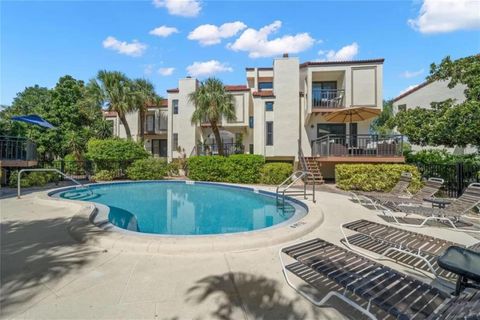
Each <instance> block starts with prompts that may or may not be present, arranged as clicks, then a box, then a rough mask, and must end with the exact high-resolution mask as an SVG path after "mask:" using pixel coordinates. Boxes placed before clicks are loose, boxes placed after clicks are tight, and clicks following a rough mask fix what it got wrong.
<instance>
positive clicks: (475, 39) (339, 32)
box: [0, 0, 480, 105]
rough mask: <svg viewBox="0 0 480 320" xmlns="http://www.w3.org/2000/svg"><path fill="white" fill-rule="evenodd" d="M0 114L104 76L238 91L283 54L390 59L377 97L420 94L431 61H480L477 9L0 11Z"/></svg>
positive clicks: (405, 4) (46, 6) (110, 6)
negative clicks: (191, 80) (71, 83)
mask: <svg viewBox="0 0 480 320" xmlns="http://www.w3.org/2000/svg"><path fill="white" fill-rule="evenodd" d="M0 6H1V19H0V20H1V21H0V27H1V40H0V41H1V49H0V50H1V61H0V62H1V68H0V73H1V74H0V81H1V87H0V89H1V90H0V95H1V96H0V103H1V104H4V105H8V104H10V103H11V102H12V100H13V98H14V97H15V95H16V93H17V92H19V91H22V90H23V89H24V88H25V87H26V86H31V85H35V84H38V85H40V86H46V87H52V86H54V85H55V83H56V81H57V79H58V78H59V77H60V76H62V75H65V74H70V75H72V76H74V77H76V78H78V79H83V80H88V79H90V78H92V77H93V76H95V74H96V72H97V71H98V70H100V69H107V70H120V71H123V72H125V73H126V74H127V75H128V76H130V77H135V78H137V77H144V78H147V79H150V80H151V81H152V82H153V83H154V84H155V86H156V88H157V90H158V92H159V93H160V94H162V95H165V90H166V89H167V88H172V87H176V86H177V80H178V78H180V77H184V76H186V75H191V76H195V77H198V78H200V79H204V78H206V77H208V76H212V75H213V76H216V77H219V78H220V79H222V80H223V81H224V82H225V83H227V84H244V83H245V67H253V66H271V65H272V57H275V56H279V55H281V54H282V53H284V52H288V53H290V55H293V56H298V57H299V58H300V60H301V61H302V62H303V61H313V60H351V59H370V58H385V59H386V60H385V65H384V96H385V98H392V97H395V96H397V95H398V94H399V93H401V92H402V91H403V90H405V89H407V88H411V87H412V86H415V85H417V84H419V83H421V82H422V81H423V80H424V78H425V76H426V75H427V74H428V71H429V66H430V64H431V63H432V62H438V61H440V60H441V59H442V58H443V57H445V56H446V55H450V56H452V57H453V58H459V57H463V56H467V55H471V54H475V53H479V52H480V1H479V0H474V1H472V0H423V1H419V0H414V1H407V0H404V1H387V0H385V1H369V2H362V1H305V2H301V1H208V0H204V1H199V0H184V1H176V0H153V1H25V2H19V1H2V2H1V4H0Z"/></svg>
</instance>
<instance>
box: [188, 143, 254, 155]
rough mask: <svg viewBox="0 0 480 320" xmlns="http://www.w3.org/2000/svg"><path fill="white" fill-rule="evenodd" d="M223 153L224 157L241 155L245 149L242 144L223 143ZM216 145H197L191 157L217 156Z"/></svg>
mask: <svg viewBox="0 0 480 320" xmlns="http://www.w3.org/2000/svg"><path fill="white" fill-rule="evenodd" d="M223 153H224V155H225V156H229V155H232V154H242V153H245V148H244V146H243V145H242V144H237V143H224V144H223ZM218 154H219V153H218V145H216V144H209V145H207V144H199V145H197V146H195V148H194V150H193V152H192V155H197V156H215V155H218Z"/></svg>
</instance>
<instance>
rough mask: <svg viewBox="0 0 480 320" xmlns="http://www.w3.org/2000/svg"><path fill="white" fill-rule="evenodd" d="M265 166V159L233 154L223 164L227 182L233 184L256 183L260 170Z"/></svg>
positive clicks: (250, 155) (258, 179)
mask: <svg viewBox="0 0 480 320" xmlns="http://www.w3.org/2000/svg"><path fill="white" fill-rule="evenodd" d="M264 164H265V158H264V157H262V156H259V155H253V154H235V155H231V156H230V157H228V158H227V161H226V162H225V169H224V170H225V174H226V175H227V176H226V181H227V182H233V183H258V181H260V170H261V169H262V167H263V165H264Z"/></svg>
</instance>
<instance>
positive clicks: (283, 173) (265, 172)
mask: <svg viewBox="0 0 480 320" xmlns="http://www.w3.org/2000/svg"><path fill="white" fill-rule="evenodd" d="M292 171H293V167H292V165H291V164H289V163H281V162H278V163H275V162H272V163H266V164H265V165H264V166H263V168H262V169H261V170H260V183H263V184H280V183H282V182H283V181H284V180H285V179H287V178H288V177H289V176H290V175H291V174H292Z"/></svg>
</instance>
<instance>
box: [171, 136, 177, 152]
mask: <svg viewBox="0 0 480 320" xmlns="http://www.w3.org/2000/svg"><path fill="white" fill-rule="evenodd" d="M172 142H173V143H172V149H173V150H174V151H175V150H177V149H178V133H174V134H173V141H172Z"/></svg>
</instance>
